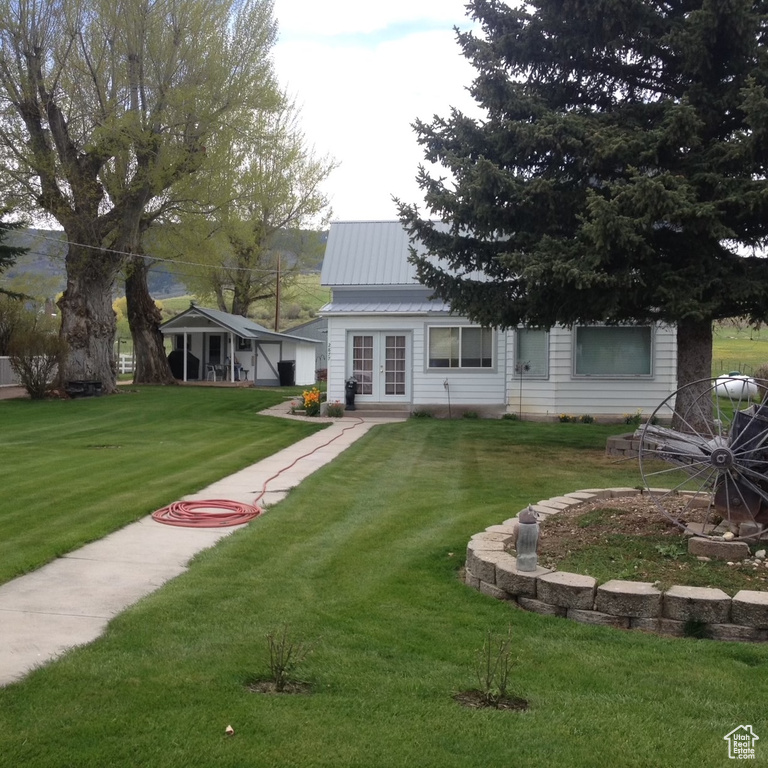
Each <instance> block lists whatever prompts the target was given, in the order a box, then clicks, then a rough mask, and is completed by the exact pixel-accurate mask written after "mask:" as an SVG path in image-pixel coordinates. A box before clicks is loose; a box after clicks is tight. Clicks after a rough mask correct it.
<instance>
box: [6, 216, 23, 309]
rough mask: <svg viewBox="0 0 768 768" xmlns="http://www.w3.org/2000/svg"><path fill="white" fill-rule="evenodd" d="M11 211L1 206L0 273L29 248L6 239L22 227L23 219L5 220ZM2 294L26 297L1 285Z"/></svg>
mask: <svg viewBox="0 0 768 768" xmlns="http://www.w3.org/2000/svg"><path fill="white" fill-rule="evenodd" d="M9 213H10V210H9V209H8V208H0V275H1V274H2V273H3V272H5V271H6V270H7V269H8V268H9V267H12V266H13V265H14V264H15V263H16V259H18V258H19V256H22V255H23V254H25V253H26V252H27V250H28V249H27V248H21V247H20V246H14V245H9V244H8V243H7V242H6V240H7V238H8V235H10V233H11V232H13V231H15V230H18V229H22V228H23V227H24V226H25V224H24V222H23V221H5V219H6V217H7V216H8V214H9ZM0 296H9V297H11V298H15V299H21V298H24V297H23V295H22V294H20V293H16V292H14V291H9V290H6V289H4V288H2V287H0Z"/></svg>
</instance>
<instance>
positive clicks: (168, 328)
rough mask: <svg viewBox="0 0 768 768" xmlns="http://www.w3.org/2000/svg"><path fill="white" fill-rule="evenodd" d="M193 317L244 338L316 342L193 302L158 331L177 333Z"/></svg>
mask: <svg viewBox="0 0 768 768" xmlns="http://www.w3.org/2000/svg"><path fill="white" fill-rule="evenodd" d="M195 317H204V318H206V319H208V320H210V321H211V322H213V323H215V324H216V325H219V326H221V327H222V328H226V329H227V330H228V331H231V332H232V333H234V334H236V335H237V336H240V337H242V338H244V339H264V340H270V339H271V340H275V341H287V340H290V341H306V342H308V343H310V344H317V343H318V342H317V340H316V339H305V338H303V337H301V336H292V335H291V336H289V335H288V334H285V333H276V332H275V331H270V330H269V329H268V328H265V327H264V326H263V325H259V324H258V323H254V322H253V320H249V319H248V318H247V317H242V315H230V314H229V313H228V312H222V311H220V310H218V309H209V308H208V307H199V306H197V304H193V305H192V306H190V307H189V309H186V310H184V312H182V313H180V314H178V315H176V317H172V318H171V319H170V320H166V321H165V322H164V323H163V324H162V325H161V326H160V331H161V332H162V333H179V332H181V330H182V328H184V327H185V326H184V324H183V322H182V321H183V320H184V319H190V318H195ZM188 330H192V331H198V332H199V331H204V330H205V329H204V328H195V327H190V328H188Z"/></svg>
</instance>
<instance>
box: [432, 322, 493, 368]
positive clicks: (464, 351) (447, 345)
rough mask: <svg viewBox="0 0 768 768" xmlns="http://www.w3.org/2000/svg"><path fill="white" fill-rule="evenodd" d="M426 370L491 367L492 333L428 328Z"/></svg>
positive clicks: (461, 327) (469, 329) (483, 329)
mask: <svg viewBox="0 0 768 768" xmlns="http://www.w3.org/2000/svg"><path fill="white" fill-rule="evenodd" d="M429 367H430V368H492V367H493V331H492V330H491V329H490V328H477V327H464V326H459V327H456V328H437V327H435V328H430V329H429Z"/></svg>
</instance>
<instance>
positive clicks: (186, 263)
mask: <svg viewBox="0 0 768 768" xmlns="http://www.w3.org/2000/svg"><path fill="white" fill-rule="evenodd" d="M35 237H39V238H40V239H41V240H47V241H48V242H52V243H66V244H67V245H74V246H76V247H77V248H87V249H90V250H93V251H101V252H102V253H112V254H115V255H116V256H125V257H127V256H134V257H135V256H138V257H139V258H142V259H149V260H151V261H154V262H160V263H163V264H182V265H184V266H188V267H202V268H204V269H211V268H215V266H216V265H214V264H207V263H205V262H202V261H185V260H183V259H164V258H162V256H150V255H149V254H146V253H128V252H127V251H118V250H116V249H114V248H104V247H101V246H98V245H86V244H84V243H73V242H72V241H71V240H66V241H65V240H62V239H61V238H55V237H48V236H46V235H35ZM27 252H28V253H32V254H33V255H35V256H50V254H47V253H40V252H38V251H33V250H32V249H28V251H27ZM223 268H224V269H228V270H231V271H233V272H251V273H259V274H262V275H277V274H279V271H278V270H277V269H267V268H257V267H223Z"/></svg>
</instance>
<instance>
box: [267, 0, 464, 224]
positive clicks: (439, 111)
mask: <svg viewBox="0 0 768 768" xmlns="http://www.w3.org/2000/svg"><path fill="white" fill-rule="evenodd" d="M465 1H466V0H384V1H383V2H382V1H381V0H380V1H379V2H371V0H326V1H325V2H318V1H317V0H275V2H274V14H275V17H276V19H277V23H278V28H279V32H278V35H279V36H278V42H277V45H276V46H275V49H274V60H275V67H276V71H277V75H278V78H279V79H280V81H281V83H282V85H283V86H284V87H285V88H287V90H288V92H289V93H290V94H291V95H292V96H294V97H295V98H296V101H297V104H298V105H299V107H300V109H301V115H302V118H301V124H302V126H303V130H304V133H305V135H306V139H307V143H308V144H309V145H311V146H314V149H315V153H316V155H319V156H324V155H330V156H332V157H333V158H335V159H336V160H337V161H338V163H339V164H340V165H339V167H338V168H337V169H336V170H335V171H334V172H333V174H332V175H331V176H330V177H329V179H328V181H327V182H326V184H325V185H324V191H325V192H326V194H327V195H329V197H330V198H331V207H332V210H333V213H332V220H334V221H380V220H391V219H396V218H397V209H396V207H395V204H394V203H393V202H392V196H393V195H394V196H396V197H398V198H400V199H402V200H403V201H404V202H408V203H418V204H419V205H420V206H422V208H423V196H422V194H421V191H420V190H419V188H418V186H417V185H416V181H415V178H416V174H417V171H418V167H419V164H420V163H422V162H423V151H422V149H421V147H419V145H418V143H417V141H416V134H415V132H414V130H413V128H412V127H411V125H412V123H413V121H414V120H415V119H416V118H419V119H421V120H422V121H424V122H429V121H430V120H431V119H432V117H433V116H434V115H440V116H444V117H447V116H448V115H449V112H450V108H451V107H457V108H459V109H461V110H462V111H470V112H471V111H472V105H473V102H472V99H471V97H470V96H469V94H468V93H467V90H466V89H467V87H468V86H469V85H470V84H471V83H472V80H473V75H474V70H473V69H472V67H471V66H470V64H469V62H468V61H467V60H466V59H465V58H464V57H463V56H462V55H461V50H460V48H459V45H458V43H457V42H456V35H455V32H454V27H459V28H460V29H462V30H466V29H469V27H470V24H471V22H470V19H469V18H468V17H467V15H466V11H465V8H464V3H465Z"/></svg>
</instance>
